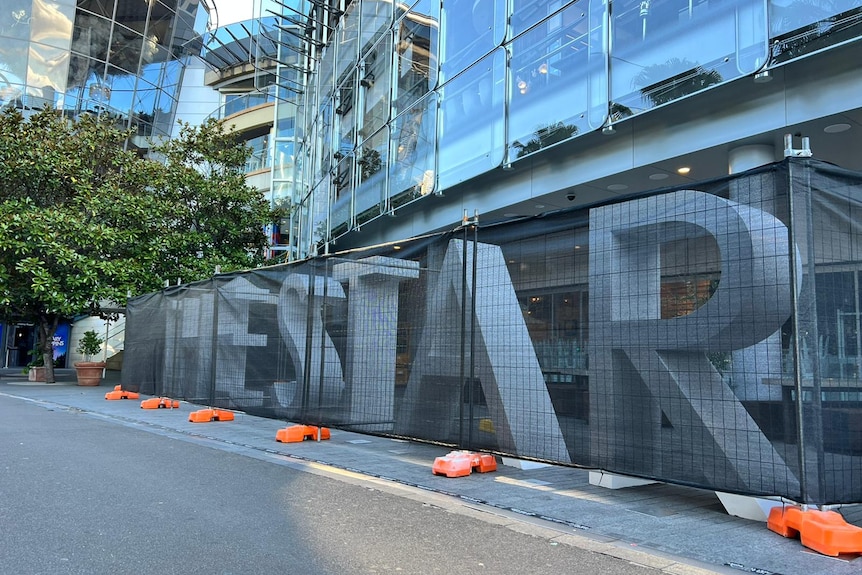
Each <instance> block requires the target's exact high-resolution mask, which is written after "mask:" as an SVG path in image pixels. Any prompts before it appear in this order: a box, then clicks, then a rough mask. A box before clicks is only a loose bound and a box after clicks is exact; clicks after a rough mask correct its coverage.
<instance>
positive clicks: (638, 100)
mask: <svg viewBox="0 0 862 575" xmlns="http://www.w3.org/2000/svg"><path fill="white" fill-rule="evenodd" d="M611 34H612V37H613V41H614V44H613V51H612V52H611V63H610V66H611V87H610V100H611V102H612V103H613V105H615V106H616V107H617V110H618V111H619V113H621V114H623V115H630V114H636V113H638V112H642V111H644V110H648V109H650V108H652V107H655V106H660V105H662V104H666V103H668V102H671V101H673V100H676V99H677V98H681V97H684V96H688V95H690V94H693V93H695V92H698V91H700V90H703V89H705V88H708V87H710V86H713V85H716V84H720V83H722V82H726V81H728V80H732V79H734V78H738V77H740V76H745V75H749V74H753V73H755V72H756V71H757V70H759V69H761V68H762V67H763V66H765V65H766V63H767V56H768V51H767V45H768V34H767V26H766V3H765V2H764V0H732V1H729V2H728V1H722V2H710V1H708V0H703V1H694V0H618V1H617V2H614V4H613V15H612V17H611Z"/></svg>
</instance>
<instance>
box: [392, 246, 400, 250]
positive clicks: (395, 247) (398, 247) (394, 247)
mask: <svg viewBox="0 0 862 575" xmlns="http://www.w3.org/2000/svg"><path fill="white" fill-rule="evenodd" d="M392 249H393V250H400V249H401V246H392Z"/></svg>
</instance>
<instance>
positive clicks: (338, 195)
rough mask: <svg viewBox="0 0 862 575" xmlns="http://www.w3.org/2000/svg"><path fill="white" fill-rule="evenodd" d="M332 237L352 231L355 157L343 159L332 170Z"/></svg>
mask: <svg viewBox="0 0 862 575" xmlns="http://www.w3.org/2000/svg"><path fill="white" fill-rule="evenodd" d="M332 189H333V194H334V197H333V201H332V215H331V222H332V235H333V236H337V235H341V234H343V233H344V232H346V231H348V230H349V229H350V224H351V215H352V213H353V208H352V205H351V204H352V202H353V194H352V193H351V192H352V191H353V156H345V157H343V158H341V160H340V161H339V162H338V164H337V165H336V166H335V167H333V169H332Z"/></svg>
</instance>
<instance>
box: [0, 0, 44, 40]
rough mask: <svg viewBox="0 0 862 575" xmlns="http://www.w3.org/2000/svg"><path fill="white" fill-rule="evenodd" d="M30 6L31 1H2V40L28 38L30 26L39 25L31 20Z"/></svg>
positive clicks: (0, 25) (0, 14)
mask: <svg viewBox="0 0 862 575" xmlns="http://www.w3.org/2000/svg"><path fill="white" fill-rule="evenodd" d="M31 4H32V0H4V2H3V9H2V10H0V30H2V31H3V37H4V38H15V39H18V40H28V39H29V38H30V26H31V25H33V24H36V25H37V26H38V25H39V24H40V22H39V21H35V22H34V19H33V18H32V14H31V10H32V6H31ZM42 23H43V22H42ZM43 24H44V23H43ZM46 28H47V26H46Z"/></svg>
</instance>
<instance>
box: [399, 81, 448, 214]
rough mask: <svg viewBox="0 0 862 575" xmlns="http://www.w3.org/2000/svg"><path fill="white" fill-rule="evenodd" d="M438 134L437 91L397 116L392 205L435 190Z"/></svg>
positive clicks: (400, 203)
mask: <svg viewBox="0 0 862 575" xmlns="http://www.w3.org/2000/svg"><path fill="white" fill-rule="evenodd" d="M436 134H437V94H435V93H433V92H432V93H431V94H429V95H428V96H427V97H426V98H424V99H422V100H420V101H419V102H416V103H415V104H414V105H413V107H412V108H410V109H409V110H406V111H405V112H404V113H402V114H400V115H399V116H398V117H397V118H395V121H394V122H393V124H392V152H391V155H390V157H391V160H390V162H389V170H390V171H389V189H390V196H391V197H392V199H391V200H390V206H391V207H393V208H397V207H399V206H401V205H403V204H405V203H407V202H409V201H411V200H413V199H416V198H418V197H421V196H427V195H428V194H430V193H431V192H433V191H434V184H435V181H436V179H437V177H436V158H437V156H436V154H435V151H436V145H435V144H436Z"/></svg>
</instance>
